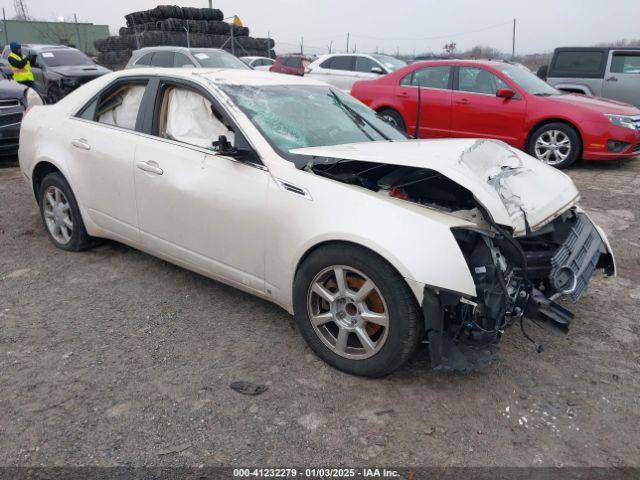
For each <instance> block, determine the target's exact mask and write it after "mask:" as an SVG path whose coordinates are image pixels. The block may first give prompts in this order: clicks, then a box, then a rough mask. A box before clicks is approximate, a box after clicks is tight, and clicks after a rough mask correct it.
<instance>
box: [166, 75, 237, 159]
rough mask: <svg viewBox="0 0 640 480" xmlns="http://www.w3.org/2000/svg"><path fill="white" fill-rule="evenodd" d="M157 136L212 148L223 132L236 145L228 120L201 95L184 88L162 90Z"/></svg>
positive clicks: (175, 87)
mask: <svg viewBox="0 0 640 480" xmlns="http://www.w3.org/2000/svg"><path fill="white" fill-rule="evenodd" d="M157 125H158V136H160V137H162V138H167V139H170V140H175V141H177V142H182V143H186V144H188V145H195V146H197V147H203V148H211V147H212V143H213V142H216V141H218V138H219V137H220V136H221V135H224V136H226V137H227V140H228V141H229V142H230V143H231V144H233V143H234V140H235V138H234V137H235V135H234V132H233V129H232V127H231V125H230V124H229V122H227V121H226V120H225V118H224V117H223V116H222V115H221V114H220V112H218V111H217V110H216V109H215V107H214V106H213V105H212V104H211V102H210V101H209V100H208V99H207V98H206V97H204V96H203V95H202V94H200V93H198V92H196V91H194V90H190V89H187V88H184V87H177V86H171V85H167V86H165V87H164V89H163V94H162V100H161V104H160V109H159V118H158V122H157Z"/></svg>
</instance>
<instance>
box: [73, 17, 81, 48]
mask: <svg viewBox="0 0 640 480" xmlns="http://www.w3.org/2000/svg"><path fill="white" fill-rule="evenodd" d="M73 22H74V23H75V25H76V47H77V48H79V49H80V50H83V51H84V49H83V48H82V46H81V44H80V27H78V16H77V15H76V14H75V13H74V14H73Z"/></svg>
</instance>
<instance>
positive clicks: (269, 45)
mask: <svg viewBox="0 0 640 480" xmlns="http://www.w3.org/2000/svg"><path fill="white" fill-rule="evenodd" d="M209 1H211V0H209ZM267 57H269V58H271V32H267Z"/></svg>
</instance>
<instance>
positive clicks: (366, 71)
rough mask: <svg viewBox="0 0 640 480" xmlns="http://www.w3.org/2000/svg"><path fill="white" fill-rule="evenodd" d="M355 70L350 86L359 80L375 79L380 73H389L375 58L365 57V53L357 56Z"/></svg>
mask: <svg viewBox="0 0 640 480" xmlns="http://www.w3.org/2000/svg"><path fill="white" fill-rule="evenodd" d="M354 68H355V72H354V74H353V76H354V78H353V82H351V85H349V88H351V87H352V86H353V83H355V82H356V81H359V80H373V79H374V78H378V77H379V76H380V75H384V74H385V73H387V70H386V69H385V68H384V67H383V66H382V65H380V64H379V63H378V62H376V61H375V60H373V59H371V58H369V57H365V56H364V55H358V56H356V63H355V67H354Z"/></svg>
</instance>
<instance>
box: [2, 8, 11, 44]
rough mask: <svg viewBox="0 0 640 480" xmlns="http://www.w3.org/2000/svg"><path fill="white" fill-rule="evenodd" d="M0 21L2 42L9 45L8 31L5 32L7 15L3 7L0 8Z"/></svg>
mask: <svg viewBox="0 0 640 480" xmlns="http://www.w3.org/2000/svg"><path fill="white" fill-rule="evenodd" d="M2 22H3V27H4V43H5V44H6V45H9V32H7V15H6V14H5V13H4V7H3V8H2Z"/></svg>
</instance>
